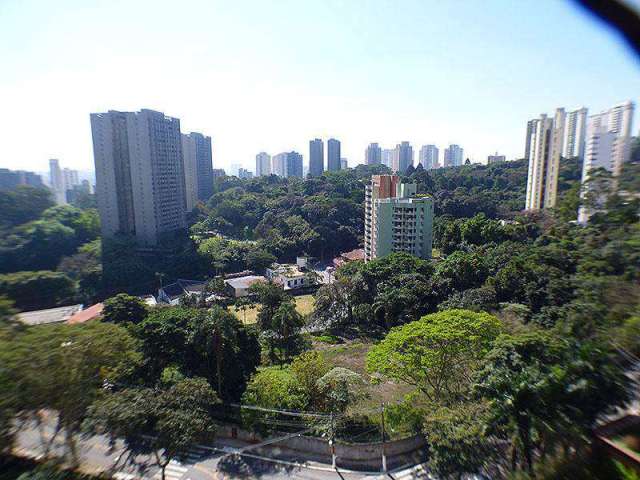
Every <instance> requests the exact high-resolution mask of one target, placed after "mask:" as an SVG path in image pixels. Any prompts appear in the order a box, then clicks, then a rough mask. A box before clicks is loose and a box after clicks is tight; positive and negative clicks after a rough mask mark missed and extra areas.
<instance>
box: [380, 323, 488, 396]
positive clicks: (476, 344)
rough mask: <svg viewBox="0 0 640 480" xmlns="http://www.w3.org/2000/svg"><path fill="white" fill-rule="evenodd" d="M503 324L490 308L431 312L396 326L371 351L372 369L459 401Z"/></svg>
mask: <svg viewBox="0 0 640 480" xmlns="http://www.w3.org/2000/svg"><path fill="white" fill-rule="evenodd" d="M500 328H501V327H500V322H499V321H498V319H497V318H495V317H493V316H491V315H489V314H487V313H476V312H471V311H468V310H447V311H444V312H439V313H434V314H431V315H426V316H424V317H422V318H421V319H420V320H418V321H415V322H411V323H408V324H406V325H403V326H401V327H396V328H394V329H392V330H391V332H389V333H388V334H387V336H386V337H385V338H384V340H382V341H381V342H380V343H379V344H377V345H375V346H374V347H373V348H372V349H371V350H370V351H369V353H368V354H367V370H368V371H369V372H370V373H379V374H383V375H386V376H388V377H390V378H393V379H395V380H400V381H402V382H405V383H407V384H409V385H412V386H414V387H416V388H418V389H419V390H420V391H421V392H423V393H424V394H425V395H426V397H427V398H428V399H429V400H431V401H433V402H439V403H445V404H446V403H450V402H453V401H457V400H460V399H462V398H464V396H465V395H466V392H467V389H468V387H469V383H470V381H471V375H472V374H473V372H474V370H475V369H476V368H477V366H478V365H479V362H480V360H481V359H482V357H483V356H484V355H485V354H486V353H487V352H488V351H489V349H490V346H491V342H492V341H493V340H494V339H495V338H496V337H497V336H498V334H499V332H500Z"/></svg>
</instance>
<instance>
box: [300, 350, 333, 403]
mask: <svg viewBox="0 0 640 480" xmlns="http://www.w3.org/2000/svg"><path fill="white" fill-rule="evenodd" d="M290 369H291V373H292V374H293V376H294V377H295V379H296V381H297V382H298V384H299V385H300V387H301V388H302V390H303V391H304V392H305V394H306V395H307V403H308V407H309V408H310V409H312V410H319V409H321V408H323V403H324V402H323V392H322V388H321V387H320V386H319V385H318V380H320V378H322V377H323V376H324V375H325V374H326V373H327V372H329V370H331V367H330V366H329V364H328V363H327V362H326V360H325V359H324V358H323V357H322V355H321V354H320V353H319V352H317V351H313V350H312V351H309V352H304V353H302V354H300V355H298V356H297V357H296V358H294V359H293V362H291V367H290Z"/></svg>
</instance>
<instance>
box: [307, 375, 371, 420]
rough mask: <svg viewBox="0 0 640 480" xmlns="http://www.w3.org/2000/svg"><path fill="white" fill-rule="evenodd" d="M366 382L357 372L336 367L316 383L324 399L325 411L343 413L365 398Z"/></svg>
mask: <svg viewBox="0 0 640 480" xmlns="http://www.w3.org/2000/svg"><path fill="white" fill-rule="evenodd" d="M363 387H364V380H363V379H362V376H361V375H359V374H357V373H356V372H354V371H352V370H349V369H348V368H343V367H334V368H332V369H331V370H329V371H328V372H327V373H325V374H324V375H323V376H322V377H320V378H319V379H318V381H317V382H316V388H317V389H318V390H319V391H320V392H322V395H323V397H324V402H323V403H324V405H323V406H324V408H323V410H325V411H330V412H334V413H343V412H345V411H346V410H347V407H348V406H349V405H351V404H352V403H354V402H355V401H356V400H358V399H359V398H361V397H362V396H363Z"/></svg>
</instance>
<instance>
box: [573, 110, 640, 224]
mask: <svg viewBox="0 0 640 480" xmlns="http://www.w3.org/2000/svg"><path fill="white" fill-rule="evenodd" d="M633 110H634V104H633V102H631V101H630V100H629V101H626V102H623V103H619V104H618V105H614V106H613V107H611V108H610V109H609V110H605V111H603V112H600V113H598V114H596V115H592V116H590V117H589V121H588V126H587V133H586V148H585V155H584V162H583V165H582V185H583V188H582V192H581V196H582V198H585V196H586V195H587V192H588V183H587V181H588V180H589V176H590V173H591V172H592V171H593V170H596V169H598V168H603V169H605V170H607V171H609V172H611V174H612V175H613V177H614V178H615V177H617V176H618V175H620V172H621V170H622V165H623V164H624V163H625V162H627V161H628V160H629V157H630V155H631V127H632V121H633ZM615 185H616V184H615V182H613V184H612V187H615ZM604 200H605V199H603V203H604ZM593 213H595V212H593V211H591V210H590V209H589V208H587V207H581V208H580V211H579V214H578V222H579V223H581V224H585V223H587V221H588V220H589V217H590V216H591V215H593Z"/></svg>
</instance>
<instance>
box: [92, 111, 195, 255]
mask: <svg viewBox="0 0 640 480" xmlns="http://www.w3.org/2000/svg"><path fill="white" fill-rule="evenodd" d="M91 132H92V136H93V154H94V160H95V170H96V196H97V202H98V210H99V212H100V223H101V227H102V235H103V237H112V236H114V235H115V234H116V233H125V234H131V235H135V237H136V240H137V241H138V243H139V244H140V245H144V246H153V245H156V244H158V242H159V241H160V240H161V239H162V237H164V236H167V235H172V234H174V233H175V232H177V231H180V230H184V229H185V228H186V195H185V180H184V164H183V158H182V139H181V135H180V120H179V119H177V118H172V117H167V116H165V115H164V114H163V113H160V112H156V111H153V110H146V109H143V110H141V111H139V112H117V111H113V110H112V111H109V112H107V113H93V114H91Z"/></svg>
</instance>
